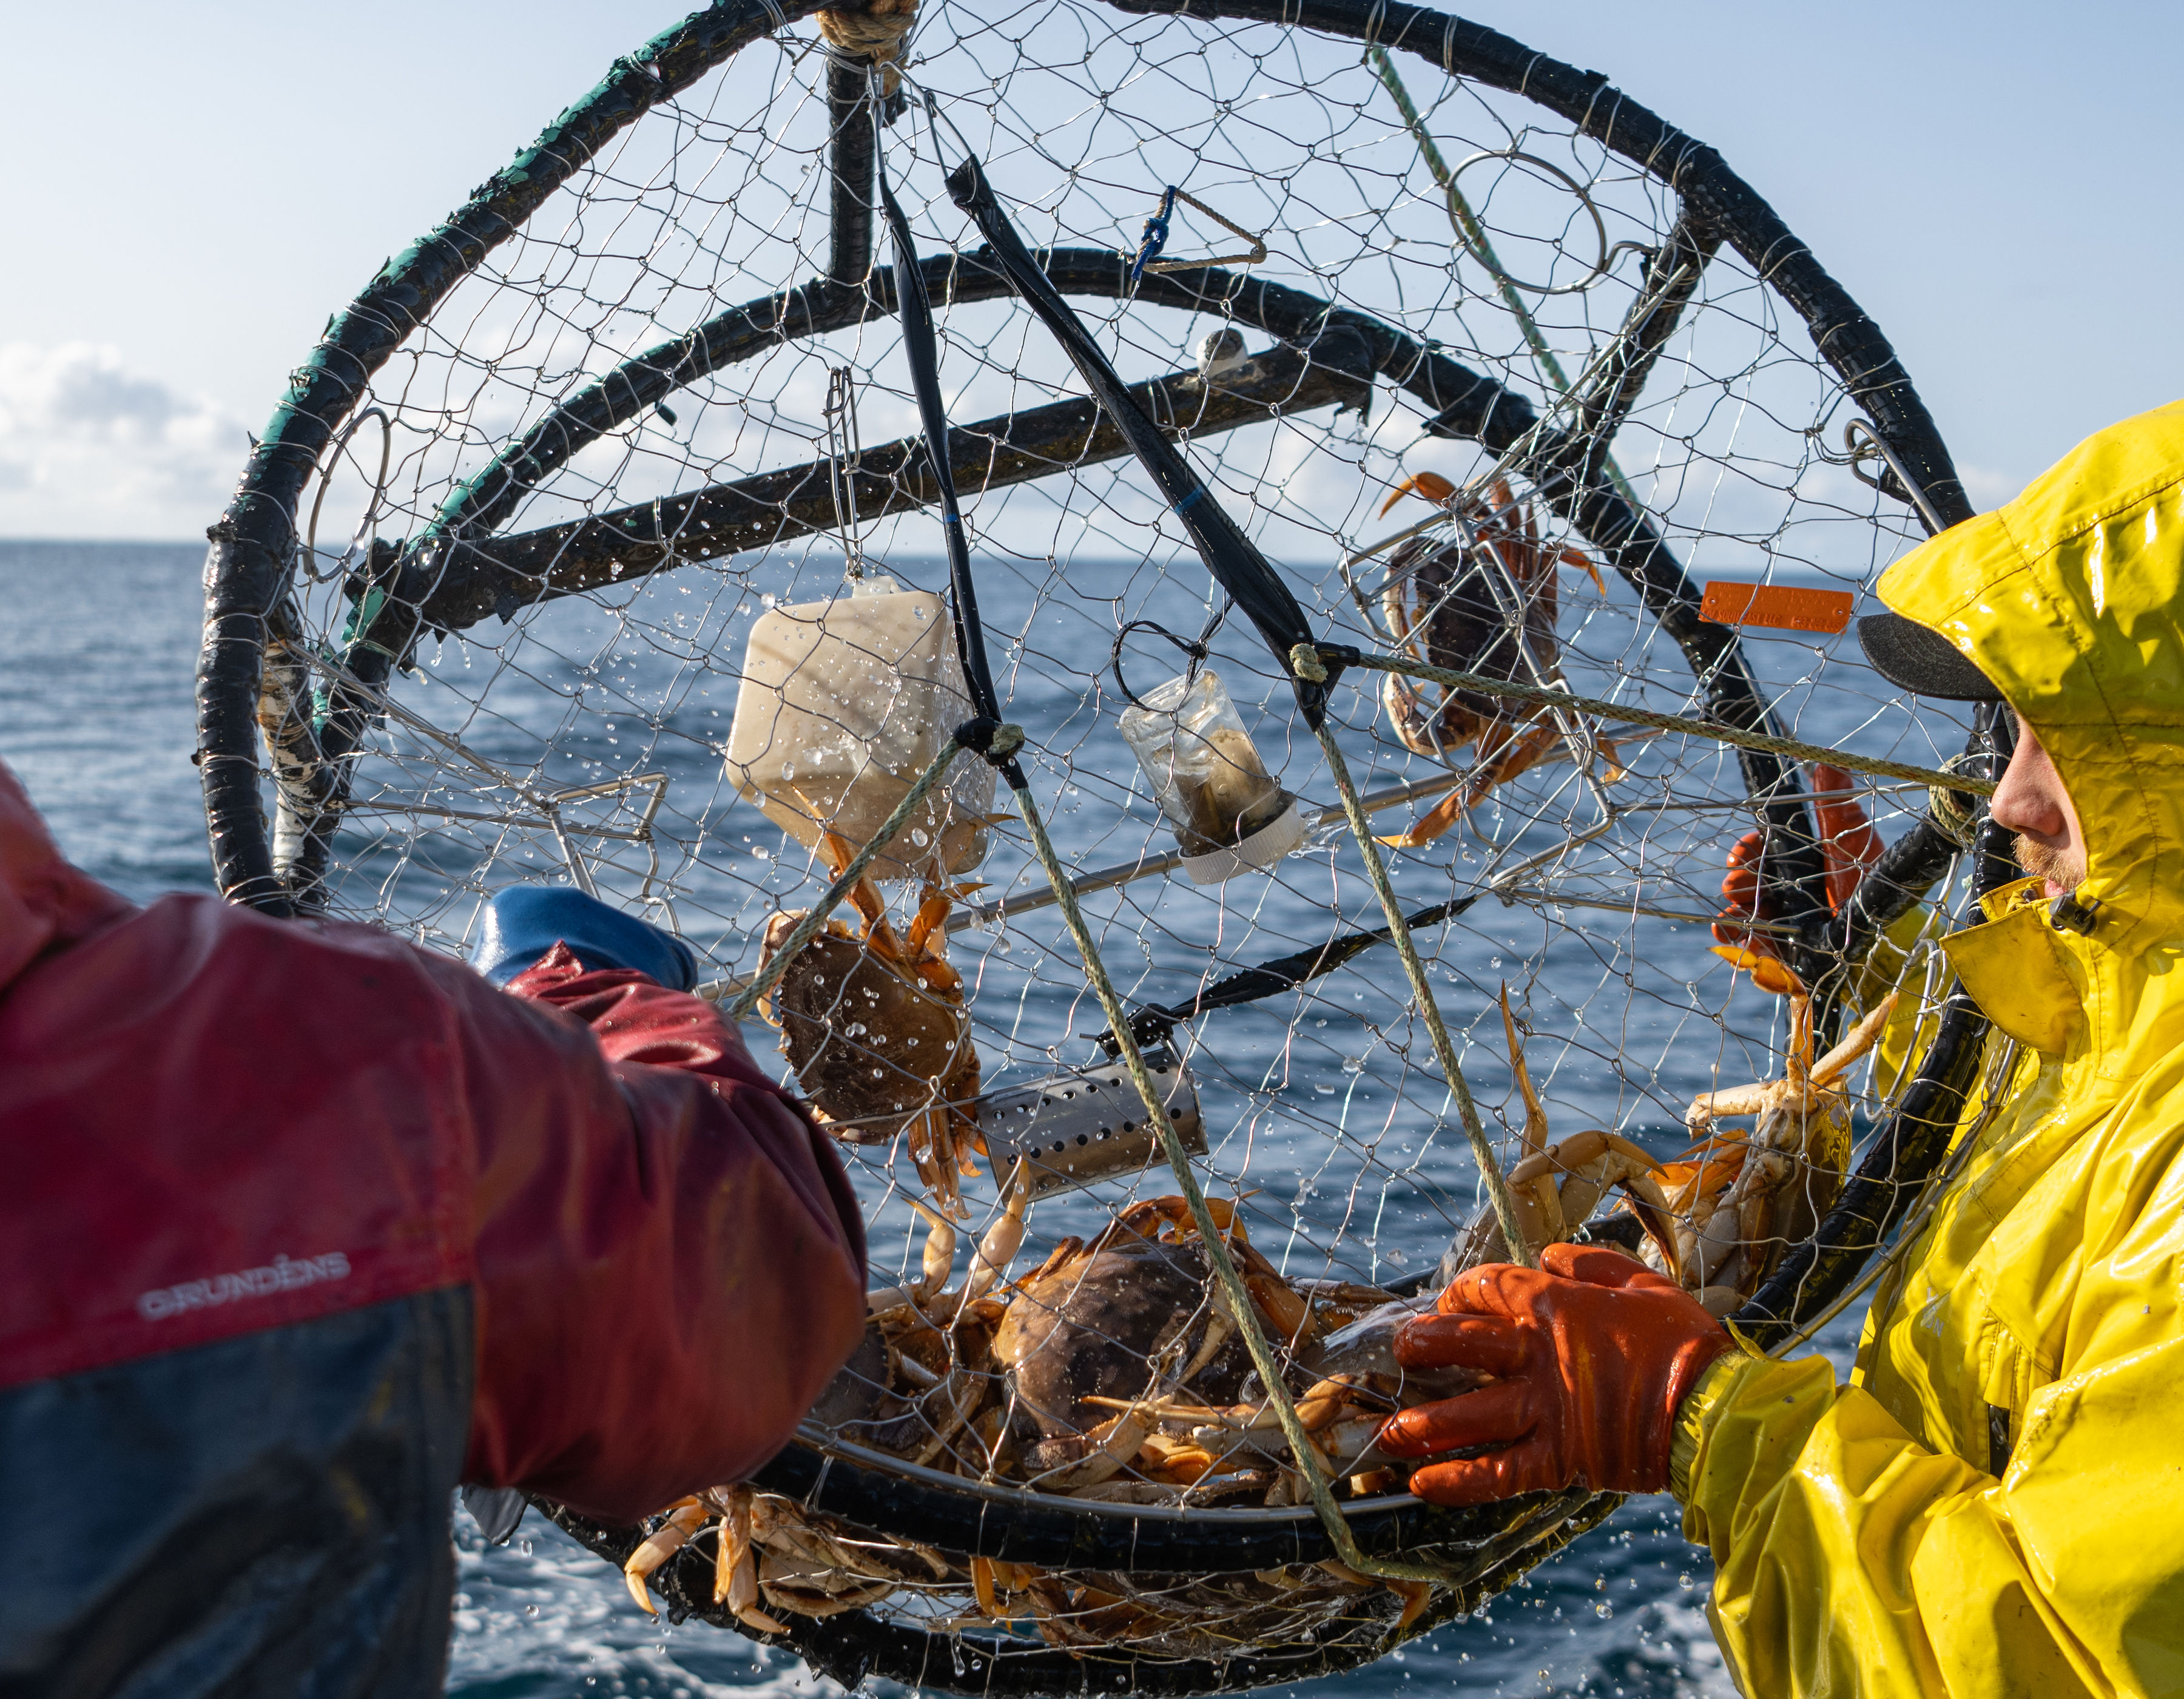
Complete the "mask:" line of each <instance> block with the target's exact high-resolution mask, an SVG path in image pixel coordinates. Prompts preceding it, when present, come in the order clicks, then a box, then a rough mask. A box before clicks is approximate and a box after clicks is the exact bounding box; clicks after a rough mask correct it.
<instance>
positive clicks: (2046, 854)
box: [2016, 832, 2086, 892]
mask: <svg viewBox="0 0 2184 1699" xmlns="http://www.w3.org/2000/svg"><path fill="white" fill-rule="evenodd" d="M2016 853H2017V865H2018V866H2020V867H2022V868H2024V869H2025V872H2028V873H2030V874H2031V875H2033V876H2034V877H2036V878H2041V879H2045V880H2046V881H2047V882H2048V888H2049V889H2050V891H2051V892H2052V891H2053V890H2054V889H2056V888H2061V889H2063V890H2066V891H2070V890H2075V889H2076V888H2078V887H2079V886H2080V885H2081V884H2083V883H2085V882H2086V851H2085V848H2084V846H2083V845H2082V844H2061V845H2057V844H2042V843H2041V842H2040V841H2039V839H2037V838H2028V837H2027V836H2025V833H2022V832H2020V833H2018V834H2017V840H2016Z"/></svg>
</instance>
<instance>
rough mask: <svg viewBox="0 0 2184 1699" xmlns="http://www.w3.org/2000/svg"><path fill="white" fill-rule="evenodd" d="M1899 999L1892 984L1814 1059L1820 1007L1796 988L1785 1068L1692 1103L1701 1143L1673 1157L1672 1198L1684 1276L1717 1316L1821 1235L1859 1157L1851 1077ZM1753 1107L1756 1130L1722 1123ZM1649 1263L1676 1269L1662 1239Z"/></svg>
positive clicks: (1689, 1116) (1689, 1119) (1690, 1115)
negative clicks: (1854, 1156) (1735, 1130)
mask: <svg viewBox="0 0 2184 1699" xmlns="http://www.w3.org/2000/svg"><path fill="white" fill-rule="evenodd" d="M1895 1007H1896V995H1895V994H1893V993H1891V994H1890V995H1889V996H1888V997H1887V998H1886V1000H1884V1001H1883V1002H1882V1003H1881V1004H1880V1006H1879V1007H1877V1008H1875V1010H1874V1011H1872V1012H1871V1013H1870V1014H1869V1015H1867V1016H1866V1017H1865V1018H1864V1020H1862V1021H1860V1022H1858V1025H1857V1026H1856V1027H1855V1028H1853V1029H1852V1030H1851V1032H1850V1033H1848V1034H1847V1036H1846V1037H1845V1038H1844V1039H1843V1040H1842V1041H1841V1043H1840V1044H1837V1045H1836V1047H1835V1048H1834V1049H1833V1050H1830V1051H1829V1052H1828V1054H1827V1055H1826V1056H1824V1057H1822V1058H1821V1059H1820V1060H1819V1061H1817V1062H1811V1061H1808V1058H1809V1057H1810V1056H1811V1055H1812V1024H1811V1022H1812V1017H1811V1009H1810V1005H1809V1004H1808V1002H1807V1001H1806V1000H1805V999H1804V998H1803V997H1802V996H1801V995H1793V997H1792V999H1791V1009H1792V1028H1793V1036H1792V1038H1791V1050H1790V1057H1789V1061H1788V1064H1787V1067H1786V1071H1785V1077H1784V1078H1780V1079H1774V1080H1765V1081H1762V1082H1760V1083H1757V1084H1752V1085H1744V1086H1738V1087H1736V1088H1735V1089H1731V1090H1728V1091H1710V1092H1705V1093H1702V1095H1700V1096H1698V1097H1697V1098H1696V1099H1694V1100H1692V1103H1691V1108H1690V1110H1689V1111H1687V1113H1686V1115H1685V1122H1686V1124H1687V1125H1688V1126H1689V1127H1690V1128H1691V1132H1692V1134H1694V1135H1695V1136H1696V1137H1697V1139H1699V1140H1700V1141H1701V1142H1700V1145H1699V1148H1698V1150H1697V1160H1695V1161H1689V1162H1683V1163H1678V1164H1674V1165H1673V1166H1672V1167H1671V1169H1670V1171H1669V1172H1670V1174H1671V1177H1672V1185H1671V1189H1670V1190H1669V1207H1670V1209H1671V1211H1672V1212H1674V1216H1675V1217H1676V1218H1677V1219H1676V1228H1675V1239H1676V1251H1677V1257H1676V1260H1677V1262H1679V1263H1680V1265H1681V1267H1680V1270H1679V1271H1677V1272H1678V1273H1679V1274H1680V1278H1681V1280H1682V1282H1683V1284H1684V1285H1685V1287H1686V1288H1687V1289H1688V1290H1691V1291H1692V1292H1695V1293H1696V1294H1697V1295H1698V1298H1699V1301H1700V1302H1702V1304H1704V1305H1706V1306H1707V1307H1708V1309H1711V1310H1713V1311H1714V1312H1716V1313H1717V1314H1720V1313H1725V1312H1727V1311H1730V1310H1733V1309H1735V1308H1736V1307H1737V1306H1738V1305H1739V1304H1741V1302H1742V1301H1743V1300H1744V1299H1746V1298H1748V1297H1750V1296H1751V1295H1752V1294H1753V1293H1754V1292H1756V1291H1758V1290H1759V1286H1760V1284H1761V1283H1762V1282H1763V1281H1764V1280H1765V1279H1766V1278H1767V1277H1768V1276H1769V1275H1770V1274H1771V1273H1774V1272H1775V1268H1776V1267H1777V1266H1778V1265H1779V1264H1780V1262H1781V1260H1782V1256H1783V1253H1784V1252H1785V1251H1787V1250H1788V1248H1789V1247H1790V1246H1791V1245H1795V1244H1797V1243H1798V1242H1799V1241H1800V1240H1802V1239H1807V1238H1809V1237H1810V1236H1811V1235H1812V1234H1813V1233H1814V1230H1815V1229H1816V1228H1818V1227H1819V1224H1820V1221H1821V1218H1822V1217H1824V1216H1825V1215H1826V1213H1827V1212H1828V1210H1829V1209H1830V1207H1831V1206H1833V1205H1834V1203H1835V1200H1836V1197H1837V1196H1838V1195H1840V1194H1841V1190H1842V1184H1843V1177H1844V1175H1845V1174H1846V1173H1848V1171H1849V1168H1850V1158H1851V1114H1850V1100H1849V1096H1848V1095H1847V1092H1846V1090H1845V1089H1844V1087H1843V1084H1842V1080H1843V1078H1844V1076H1845V1075H1846V1074H1847V1073H1848V1072H1850V1069H1851V1067H1852V1065H1853V1063H1855V1062H1856V1061H1858V1059H1859V1058H1860V1057H1862V1056H1864V1055H1865V1053H1866V1052H1867V1051H1868V1050H1871V1049H1872V1048H1873V1046H1874V1045H1875V1044H1876V1043H1877V1042H1879V1040H1880V1034H1881V1032H1882V1030H1883V1029H1884V1028H1886V1026H1887V1024H1888V1019H1889V1017H1890V1016H1891V1014H1892V1013H1893V1012H1894V1011H1895ZM1747 1115H1748V1116H1750V1117H1752V1131H1751V1132H1750V1134H1746V1135H1737V1134H1731V1133H1728V1132H1723V1131H1717V1130H1716V1123H1717V1122H1719V1121H1720V1120H1723V1119H1725V1118H1730V1117H1743V1116H1747ZM1646 1260H1647V1261H1648V1262H1652V1263H1653V1265H1654V1266H1655V1267H1665V1266H1666V1259H1665V1258H1661V1257H1658V1252H1655V1251H1652V1249H1651V1248H1649V1254H1648V1256H1647V1259H1646Z"/></svg>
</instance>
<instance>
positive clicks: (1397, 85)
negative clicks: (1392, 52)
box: [1365, 42, 1642, 513]
mask: <svg viewBox="0 0 2184 1699" xmlns="http://www.w3.org/2000/svg"><path fill="white" fill-rule="evenodd" d="M1365 53H1366V57H1367V58H1369V59H1371V60H1372V62H1373V70H1374V71H1376V72H1377V73H1379V78H1380V81H1381V83H1382V84H1383V85H1384V86H1385V87H1386V89H1387V91H1388V92H1389V93H1390V95H1392V96H1394V97H1395V101H1396V110H1397V111H1399V112H1401V114H1403V122H1404V124H1405V125H1407V126H1408V128H1409V130H1410V132H1411V137H1412V140H1413V141H1415V142H1417V143H1418V156H1419V157H1420V158H1421V159H1424V161H1425V162H1426V169H1427V170H1429V171H1430V172H1432V173H1433V178H1434V181H1435V182H1436V183H1438V184H1440V189H1441V192H1442V193H1443V194H1444V195H1446V197H1447V198H1448V215H1449V222H1450V223H1451V224H1453V225H1454V226H1456V227H1457V231H1460V232H1461V233H1462V235H1463V239H1464V241H1465V242H1467V243H1468V244H1469V246H1470V248H1471V251H1472V252H1473V253H1476V254H1477V255H1478V256H1479V259H1482V260H1484V261H1485V265H1486V269H1487V270H1489V271H1490V272H1492V273H1493V274H1494V281H1495V285H1496V287H1497V288H1499V289H1500V290H1501V292H1502V304H1503V305H1504V306H1506V307H1507V308H1508V309H1509V311H1510V313H1511V314H1512V315H1513V316H1514V317H1515V319H1516V320H1517V322H1518V325H1519V326H1522V327H1523V329H1524V340H1525V341H1526V342H1527V343H1529V344H1530V345H1531V349H1532V358H1533V359H1535V360H1537V361H1538V362H1539V366H1540V370H1541V372H1542V373H1543V374H1544V375H1545V376H1546V380H1547V382H1549V383H1550V384H1552V386H1553V387H1554V392H1555V394H1556V396H1557V398H1560V397H1562V396H1565V395H1568V393H1569V387H1570V383H1569V379H1568V377H1567V376H1564V375H1563V363H1562V362H1561V361H1560V360H1558V359H1556V358H1555V355H1554V351H1553V350H1552V348H1548V346H1547V343H1546V337H1542V336H1541V334H1540V326H1539V321H1538V320H1535V319H1534V318H1533V316H1532V309H1530V308H1529V307H1527V306H1526V305H1525V304H1524V298H1523V296H1521V295H1520V294H1518V292H1517V286H1516V285H1515V284H1513V283H1512V282H1511V281H1509V279H1508V276H1507V274H1506V273H1505V272H1504V271H1503V270H1502V260H1501V257H1500V256H1499V255H1498V254H1496V253H1495V252H1494V244H1493V243H1492V242H1490V241H1489V240H1488V239H1487V236H1486V227H1485V226H1484V225H1482V224H1481V223H1479V216H1478V214H1475V213H1474V212H1473V211H1472V209H1471V203H1470V202H1468V201H1467V200H1466V199H1464V198H1463V190H1462V189H1460V188H1458V187H1457V183H1456V174H1455V173H1454V172H1453V171H1451V170H1449V168H1448V162H1447V161H1446V159H1442V158H1441V156H1440V148H1438V147H1436V146H1435V143H1434V139H1433V132H1432V131H1429V130H1428V129H1427V128H1426V121H1425V120H1424V118H1422V117H1420V116H1419V114H1418V108H1417V106H1416V105H1414V104H1413V103H1412V100H1411V92H1410V91H1409V90H1408V89H1407V88H1405V87H1404V86H1403V80H1402V78H1401V77H1400V76H1398V75H1396V62H1395V60H1393V59H1392V58H1389V56H1388V50H1387V49H1386V48H1385V47H1382V46H1381V45H1380V44H1379V42H1374V43H1373V45H1372V46H1371V47H1368V48H1366V50H1365ZM1602 465H1603V469H1604V470H1605V471H1606V472H1607V476H1608V481H1609V482H1611V483H1613V485H1614V486H1615V493H1617V494H1618V495H1619V496H1621V497H1622V498H1623V499H1624V503H1625V504H1628V506H1629V507H1630V510H1631V511H1632V512H1633V513H1637V512H1641V511H1642V510H1641V508H1640V507H1639V505H1638V498H1637V496H1636V494H1635V493H1634V492H1633V491H1632V489H1631V487H1630V483H1629V482H1627V481H1626V480H1625V479H1624V476H1623V471H1622V468H1621V467H1619V466H1618V465H1616V464H1615V457H1614V456H1613V455H1612V454H1611V455H1608V456H1607V458H1606V460H1604V461H1603V462H1602Z"/></svg>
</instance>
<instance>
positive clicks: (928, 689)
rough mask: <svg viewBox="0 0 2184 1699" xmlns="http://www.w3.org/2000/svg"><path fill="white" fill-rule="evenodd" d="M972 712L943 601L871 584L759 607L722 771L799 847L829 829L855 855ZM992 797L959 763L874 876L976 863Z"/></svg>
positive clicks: (982, 768)
mask: <svg viewBox="0 0 2184 1699" xmlns="http://www.w3.org/2000/svg"><path fill="white" fill-rule="evenodd" d="M970 717H971V698H970V693H969V692H968V691H967V689H965V688H964V684H963V670H962V664H961V661H959V660H957V658H956V638H955V632H954V630H953V628H952V627H950V624H949V620H948V604H947V603H946V602H945V601H944V600H943V599H941V598H940V597H939V596H937V595H934V594H933V593H931V592H930V591H927V590H905V589H903V588H901V587H900V586H899V585H898V584H897V583H896V582H894V579H892V578H889V577H884V576H880V577H871V578H866V579H864V580H862V581H861V582H859V583H857V584H855V586H854V587H852V588H850V592H849V593H847V594H845V595H841V596H837V597H835V598H834V599H833V600H831V601H825V602H799V603H796V604H794V605H791V606H788V607H779V608H771V609H768V610H766V612H765V613H763V614H761V615H760V616H759V617H758V620H757V621H756V622H755V624H754V625H753V626H752V627H751V633H750V641H749V643H748V645H747V646H746V647H745V649H744V670H743V684H742V687H741V688H740V689H739V690H738V693H737V695H736V714H735V720H734V721H733V724H732V725H731V727H730V728H729V731H728V748H727V773H728V778H729V780H730V781H731V783H733V784H734V786H735V788H736V789H737V791H738V793H740V794H742V795H743V796H744V797H745V798H747V799H749V800H750V801H753V802H755V803H756V804H757V805H759V806H760V808H761V809H762V810H764V811H765V813H766V818H767V819H769V820H771V821H772V822H773V823H774V824H775V825H777V826H778V827H781V828H782V830H783V831H784V832H786V833H788V835H789V836H790V837H792V838H794V839H795V840H796V841H797V842H798V843H799V844H817V843H818V842H819V833H820V830H821V828H822V827H832V828H833V830H834V831H835V832H837V833H839V834H840V835H841V836H842V837H843V838H845V839H847V840H848V841H849V843H850V846H851V848H853V849H862V848H863V847H864V846H865V845H866V844H867V843H869V842H870V841H871V840H872V838H873V837H874V835H875V834H877V832H878V831H879V829H880V827H882V826H883V825H884V824H885V823H886V821H887V817H888V816H889V815H890V814H892V813H893V812H894V809H895V806H896V805H897V804H899V803H900V802H901V800H902V799H903V797H904V795H905V794H906V793H907V792H908V791H909V789H910V788H911V786H912V785H913V784H915V783H917V778H918V776H919V774H921V773H922V772H924V771H925V769H926V768H927V767H928V766H931V765H932V762H933V757H934V756H935V755H939V752H940V750H941V749H942V748H943V747H944V745H945V744H947V742H948V739H949V738H950V736H951V735H952V734H953V733H954V732H955V729H956V727H958V726H960V725H961V724H962V723H963V721H966V720H967V719H969V718H970ZM993 799H994V770H993V769H992V768H991V767H990V766H987V765H986V763H985V762H983V761H982V760H977V759H975V758H973V757H971V756H967V755H966V756H960V757H958V758H957V760H956V765H955V766H953V767H952V768H950V772H949V775H948V778H947V781H946V782H945V783H944V784H942V785H941V786H940V787H939V788H937V789H935V790H934V791H933V793H932V794H931V795H929V796H928V798H927V799H926V802H925V804H924V805H923V806H922V808H921V809H919V811H917V813H916V814H915V815H913V816H911V820H910V821H909V822H908V824H907V825H905V827H904V828H903V830H902V832H901V833H900V834H899V835H898V836H897V838H896V839H895V841H894V843H893V844H890V845H889V854H887V855H883V856H882V857H881V858H880V859H879V860H878V861H875V862H874V863H873V864H872V873H873V876H874V877H877V878H882V879H902V878H909V877H914V876H916V875H917V874H919V873H921V872H923V871H925V870H926V869H927V868H928V867H929V866H931V865H932V861H933V856H934V855H935V854H936V853H937V854H938V855H939V857H940V861H941V865H942V866H943V867H944V870H945V871H946V872H950V873H961V872H967V871H968V870H969V869H971V868H972V867H975V866H978V863H979V862H980V861H983V859H984V857H985V854H986V827H985V816H986V814H987V812H988V811H989V810H990V809H991V808H992V806H993Z"/></svg>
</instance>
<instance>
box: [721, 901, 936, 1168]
mask: <svg viewBox="0 0 2184 1699" xmlns="http://www.w3.org/2000/svg"><path fill="white" fill-rule="evenodd" d="M799 917H800V916H797V915H794V914H783V915H777V916H775V917H774V918H773V920H772V922H769V923H768V925H767V927H766V941H765V947H764V954H763V955H761V957H760V960H761V961H763V960H765V959H766V957H767V956H770V955H772V952H773V950H775V949H776V948H777V947H778V945H779V944H780V942H781V940H782V939H783V938H785V937H786V936H787V935H788V933H789V932H790V931H791V930H792V929H793V928H794V926H795V924H796V922H797V921H798V919H799ZM772 1013H773V1015H774V1017H775V1018H776V1019H777V1021H778V1022H779V1023H780V1026H781V1049H782V1053H783V1055H784V1056H787V1057H788V1065H789V1067H792V1068H793V1069H794V1070H795V1072H796V1083H797V1084H798V1085H799V1086H800V1087H801V1088H802V1089H803V1090H804V1093H805V1095H806V1096H807V1097H809V1098H810V1099H811V1102H812V1104H813V1106H815V1107H816V1109H817V1110H818V1111H820V1113H821V1114H822V1116H823V1117H825V1118H826V1119H827V1121H828V1122H833V1123H835V1128H836V1131H837V1134H838V1136H839V1137H841V1138H844V1139H847V1140H849V1141H850V1143H852V1144H859V1145H870V1144H883V1143H885V1142H886V1141H887V1140H888V1139H891V1138H893V1137H894V1135H895V1134H897V1133H899V1132H900V1131H901V1130H902V1128H903V1127H904V1125H905V1123H906V1122H908V1121H909V1120H910V1119H911V1117H913V1116H916V1115H917V1114H919V1113H921V1112H922V1111H925V1110H928V1109H930V1108H932V1107H933V1106H935V1105H936V1104H937V1103H939V1102H944V1101H947V1100H951V1099H953V1098H956V1097H957V1096H961V1095H967V1093H968V1091H969V1090H970V1089H972V1084H973V1083H975V1081H976V1079H977V1069H978V1055H977V1051H976V1050H974V1049H973V1048H972V1043H971V1017H970V1014H969V1011H967V1009H965V1007H964V1006H963V1005H962V1004H961V1002H960V1001H956V1000H950V999H948V998H945V997H943V996H941V995H940V994H938V993H936V992H934V991H933V990H930V989H928V988H927V987H925V986H924V985H922V984H920V983H918V982H917V980H916V979H915V978H912V977H911V975H909V974H907V973H905V972H903V971H902V970H901V969H900V968H899V967H897V966H894V963H892V962H890V961H888V960H887V959H886V958H885V957H883V956H882V955H879V954H878V953H877V951H875V950H872V949H871V948H870V947H869V946H868V945H867V944H865V943H864V942H863V941H862V940H861V939H855V938H852V937H850V936H849V935H847V934H846V933H839V932H833V931H829V932H823V933H820V934H819V935H818V936H817V937H816V938H815V939H812V940H811V942H810V943H809V944H805V947H804V948H803V949H802V950H799V951H798V952H797V955H796V959H795V960H794V961H792V962H791V963H790V964H789V966H788V972H786V973H784V974H783V976H782V979H781V983H780V984H779V985H778V986H777V988H776V989H775V990H774V994H773V997H772Z"/></svg>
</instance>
